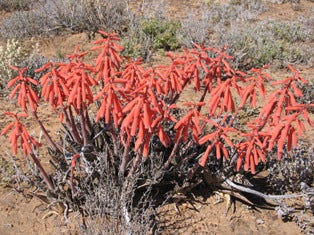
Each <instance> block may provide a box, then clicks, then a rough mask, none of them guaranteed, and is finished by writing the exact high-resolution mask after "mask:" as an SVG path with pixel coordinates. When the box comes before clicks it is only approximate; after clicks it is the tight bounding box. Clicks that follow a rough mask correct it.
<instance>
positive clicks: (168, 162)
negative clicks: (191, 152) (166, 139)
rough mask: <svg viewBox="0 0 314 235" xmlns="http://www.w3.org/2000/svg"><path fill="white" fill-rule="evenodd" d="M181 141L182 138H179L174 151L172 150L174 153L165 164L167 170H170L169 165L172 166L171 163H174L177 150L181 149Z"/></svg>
mask: <svg viewBox="0 0 314 235" xmlns="http://www.w3.org/2000/svg"><path fill="white" fill-rule="evenodd" d="M180 141H181V137H179V139H178V141H177V142H176V143H175V144H174V146H173V149H172V151H171V154H170V156H169V158H168V160H167V161H166V162H165V164H164V168H165V169H168V168H169V165H170V163H171V162H172V159H173V158H174V156H175V154H176V152H177V149H178V147H179V143H180Z"/></svg>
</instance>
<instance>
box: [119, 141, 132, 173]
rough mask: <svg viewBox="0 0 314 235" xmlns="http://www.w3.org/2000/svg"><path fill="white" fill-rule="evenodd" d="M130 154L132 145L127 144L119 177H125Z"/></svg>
mask: <svg viewBox="0 0 314 235" xmlns="http://www.w3.org/2000/svg"><path fill="white" fill-rule="evenodd" d="M129 152H130V144H129V143H127V144H126V146H125V147H124V151H123V155H122V160H121V165H120V168H119V175H120V176H123V175H124V172H125V168H126V164H127V163H128V158H129Z"/></svg>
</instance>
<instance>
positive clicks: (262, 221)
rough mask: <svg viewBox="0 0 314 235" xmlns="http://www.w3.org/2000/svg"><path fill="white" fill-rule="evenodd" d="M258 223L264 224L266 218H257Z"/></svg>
mask: <svg viewBox="0 0 314 235" xmlns="http://www.w3.org/2000/svg"><path fill="white" fill-rule="evenodd" d="M256 223H257V224H263V223H264V220H262V219H257V220H256Z"/></svg>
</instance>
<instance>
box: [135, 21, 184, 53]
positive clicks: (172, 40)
mask: <svg viewBox="0 0 314 235" xmlns="http://www.w3.org/2000/svg"><path fill="white" fill-rule="evenodd" d="M141 26H142V31H143V33H144V34H145V35H146V36H148V37H151V38H152V46H153V48H154V49H164V50H175V49H177V48H179V47H180V43H179V41H178V39H177V37H176V35H177V32H178V30H179V29H180V28H181V24H180V22H179V21H176V20H165V21H160V20H157V19H146V20H143V21H142V24H141Z"/></svg>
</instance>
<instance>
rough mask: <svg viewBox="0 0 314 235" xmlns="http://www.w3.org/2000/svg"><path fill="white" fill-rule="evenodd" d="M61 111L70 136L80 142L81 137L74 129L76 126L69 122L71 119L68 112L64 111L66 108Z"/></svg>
mask: <svg viewBox="0 0 314 235" xmlns="http://www.w3.org/2000/svg"><path fill="white" fill-rule="evenodd" d="M63 113H64V116H65V121H66V123H67V126H68V127H69V128H70V132H71V134H72V137H73V138H74V140H75V141H76V142H77V143H82V139H81V137H80V135H79V133H78V131H77V129H76V126H75V124H74V123H72V122H71V119H70V117H69V114H68V112H67V111H66V108H64V109H63Z"/></svg>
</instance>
